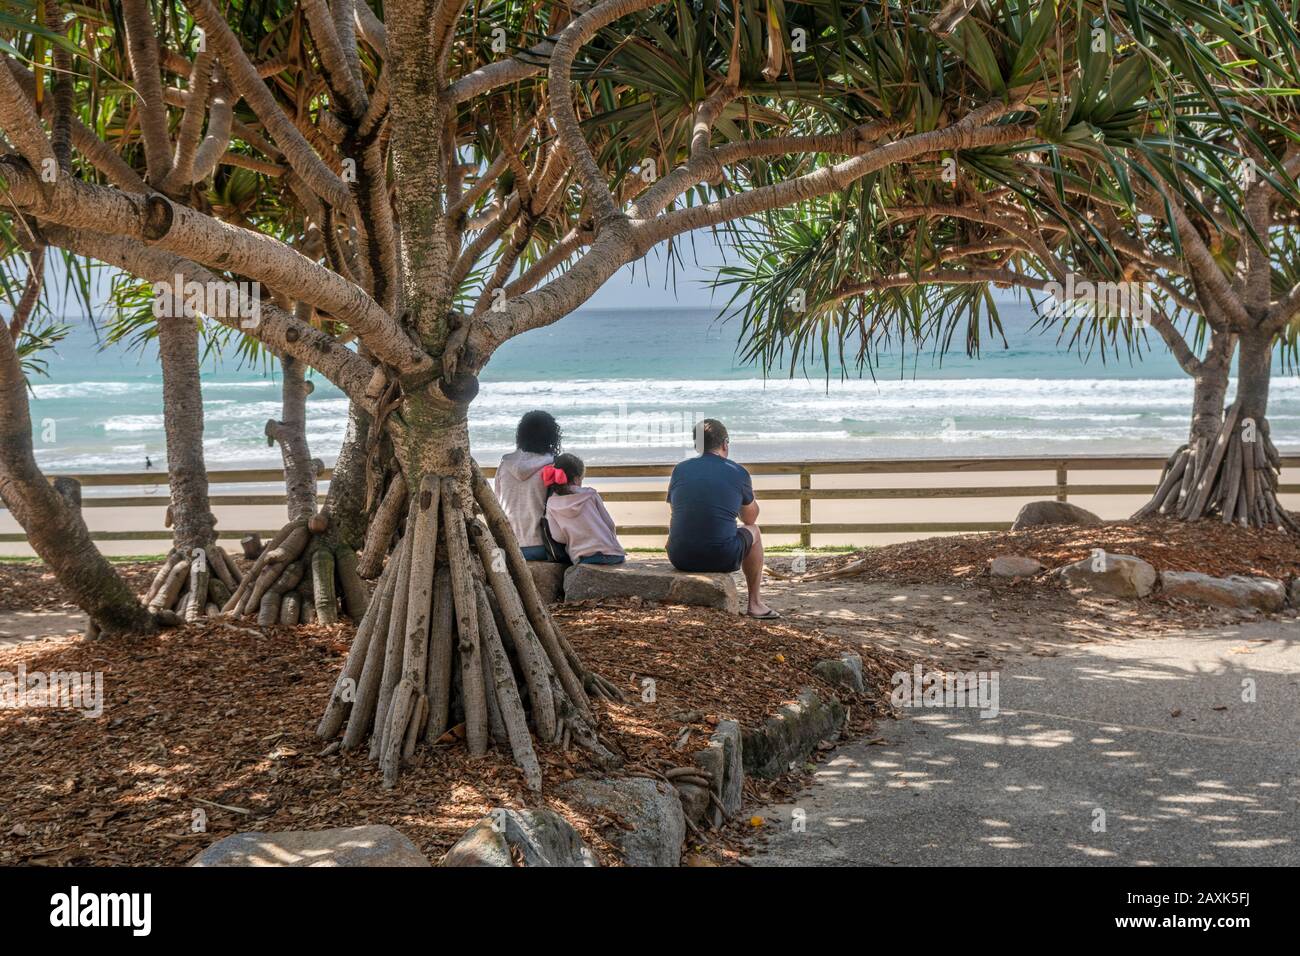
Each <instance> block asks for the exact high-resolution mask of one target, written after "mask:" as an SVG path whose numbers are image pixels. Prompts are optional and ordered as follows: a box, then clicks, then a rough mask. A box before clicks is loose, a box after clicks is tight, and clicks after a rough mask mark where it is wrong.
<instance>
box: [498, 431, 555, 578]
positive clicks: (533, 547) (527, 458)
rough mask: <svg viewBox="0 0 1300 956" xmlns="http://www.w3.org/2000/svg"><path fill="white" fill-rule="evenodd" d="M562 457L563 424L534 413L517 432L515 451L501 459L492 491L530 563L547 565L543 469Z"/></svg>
mask: <svg viewBox="0 0 1300 956" xmlns="http://www.w3.org/2000/svg"><path fill="white" fill-rule="evenodd" d="M559 453H560V423H559V422H557V421H556V420H555V417H554V416H553V415H551V414H550V413H549V412H543V411H531V412H529V413H527V414H526V415H524V417H523V418H521V419H519V425H518V427H517V428H515V450H514V451H512V452H511V453H510V454H508V455H506V456H505V457H504V458H502V459H501V464H500V465H499V466H498V467H497V474H496V479H495V481H494V482H493V489H494V490H495V491H496V494H497V498H498V499H499V500H500V502H501V507H502V508H504V509H505V512H506V517H507V518H509V519H510V527H511V528H512V529H513V530H514V532H515V537H516V538H518V539H519V547H520V548H522V549H523V552H524V557H525V558H527V559H528V560H529V561H545V560H546V547H545V545H544V544H543V543H542V516H543V515H544V514H545V513H546V485H545V484H543V482H542V469H543V468H545V467H546V466H547V465H550V464H552V463H553V462H554V461H555V456H556V455H558V454H559Z"/></svg>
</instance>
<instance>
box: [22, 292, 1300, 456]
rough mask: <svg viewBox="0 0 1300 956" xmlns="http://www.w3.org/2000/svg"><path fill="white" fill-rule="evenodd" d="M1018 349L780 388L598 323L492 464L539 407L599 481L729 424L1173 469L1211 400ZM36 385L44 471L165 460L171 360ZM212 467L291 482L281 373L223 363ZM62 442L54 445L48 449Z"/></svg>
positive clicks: (854, 445)
mask: <svg viewBox="0 0 1300 956" xmlns="http://www.w3.org/2000/svg"><path fill="white" fill-rule="evenodd" d="M1002 314H1003V320H1004V323H1005V324H1006V325H1007V338H1008V344H1007V347H1006V348H1003V347H1002V345H1001V343H1000V342H999V343H997V344H996V345H994V344H992V343H991V342H990V344H988V345H987V346H986V348H985V350H984V352H983V355H982V357H980V358H978V359H971V358H967V357H966V356H965V355H949V356H947V357H946V358H944V359H943V361H942V362H939V361H938V359H937V358H935V357H933V356H932V355H930V354H929V353H925V354H923V355H921V356H914V355H912V354H911V353H910V352H909V353H908V354H907V355H906V356H900V355H898V354H894V355H892V356H886V357H885V358H884V360H883V361H882V363H881V364H880V365H879V366H878V367H877V368H876V370H875V374H876V377H875V380H874V381H873V380H872V378H871V377H870V375H869V374H867V375H863V376H859V375H858V373H857V372H856V370H854V371H851V373H850V377H849V378H848V379H847V380H841V379H840V378H839V377H838V375H833V376H832V377H831V379H830V381H827V380H826V378H825V376H824V374H823V373H822V370H821V369H819V368H813V369H810V370H809V372H808V375H807V376H804V375H802V374H800V375H797V376H796V377H794V378H790V377H788V372H787V371H782V372H780V373H776V374H774V375H773V376H770V377H768V378H767V379H764V377H763V376H762V374H761V372H760V371H759V370H758V369H756V368H754V367H753V366H748V365H744V364H742V363H740V361H739V360H738V358H737V355H736V349H735V340H736V335H737V331H738V330H737V326H736V325H734V324H719V323H717V322H716V321H715V317H716V311H714V310H709V309H665V308H655V309H646V310H644V311H642V310H637V309H619V310H596V309H592V310H584V311H580V312H578V313H575V314H574V315H571V316H568V317H567V318H565V319H563V320H562V321H561V322H559V323H557V324H556V325H554V326H551V327H549V328H546V329H539V330H536V331H534V332H530V333H527V334H526V335H524V336H521V337H520V338H518V339H515V340H513V341H511V342H508V343H507V344H506V345H505V346H504V347H503V348H502V349H501V350H500V352H498V354H497V355H496V356H494V357H493V359H492V361H491V362H490V363H489V365H488V367H487V369H486V370H485V372H484V375H483V388H482V391H481V393H480V396H479V398H478V399H477V400H476V401H475V403H474V405H473V406H472V409H471V417H470V437H471V441H472V443H473V446H474V451H475V454H476V455H478V456H479V457H480V458H481V459H482V460H484V461H492V460H494V458H495V456H498V455H499V454H500V453H502V452H503V451H506V450H508V449H509V448H510V447H512V445H513V433H514V425H515V422H516V421H517V420H518V417H519V415H520V414H521V413H522V412H524V411H527V410H528V409H530V408H545V409H548V410H549V411H551V412H552V413H554V414H555V415H556V417H557V418H559V419H560V421H561V423H562V425H563V427H564V430H565V435H566V442H565V444H566V447H567V448H568V449H569V450H571V451H574V452H576V453H578V454H579V455H582V456H583V457H584V458H586V459H587V460H588V461H589V462H592V463H613V462H637V461H672V460H675V459H677V458H679V457H681V456H682V454H684V453H685V451H686V449H688V448H689V446H690V426H691V424H692V423H693V422H694V421H696V420H698V419H700V418H719V419H721V420H722V421H724V422H725V423H726V424H727V425H728V427H729V429H730V431H731V434H732V444H733V449H734V453H735V454H736V455H737V456H738V457H741V458H742V459H744V460H749V461H758V460H769V461H771V460H782V459H804V458H846V457H855V458H856V457H864V458H870V457H881V458H883V457H899V456H929V455H1002V454H1054V453H1067V452H1068V453H1078V454H1085V453H1096V454H1102V453H1123V452H1142V453H1148V454H1150V453H1153V452H1162V451H1164V450H1167V449H1172V448H1173V447H1174V446H1175V445H1177V444H1178V443H1179V442H1180V441H1181V440H1182V438H1183V436H1184V435H1185V432H1186V428H1187V415H1188V408H1189V403H1190V398H1191V388H1192V386H1191V381H1190V379H1189V378H1188V377H1187V376H1186V375H1184V374H1183V373H1182V371H1181V370H1180V369H1178V367H1177V365H1176V364H1175V363H1174V362H1173V360H1172V359H1171V358H1169V356H1168V355H1167V354H1166V353H1165V352H1164V351H1163V350H1161V349H1160V348H1159V343H1158V342H1155V341H1154V337H1153V343H1152V344H1153V346H1155V351H1154V353H1152V354H1147V355H1146V356H1144V357H1143V358H1142V359H1141V360H1136V361H1130V360H1129V359H1128V358H1127V357H1122V358H1120V359H1118V360H1117V359H1115V357H1114V356H1109V359H1110V360H1109V361H1108V362H1106V363H1104V364H1103V363H1102V362H1101V361H1100V360H1098V359H1097V358H1096V357H1095V356H1094V357H1093V358H1092V359H1090V360H1088V361H1084V360H1083V359H1082V358H1081V357H1080V356H1079V355H1078V354H1076V353H1073V352H1069V351H1066V350H1065V349H1063V348H1062V347H1060V346H1058V344H1057V342H1056V340H1055V337H1054V335H1052V334H1051V333H1048V334H1042V333H1041V332H1039V331H1038V330H1030V328H1029V326H1030V325H1031V323H1032V318H1033V316H1032V314H1031V313H1030V311H1029V309H1028V307H1027V306H1020V305H1014V304H1009V305H1005V306H1003V307H1002ZM50 371H51V375H50V376H49V377H48V378H39V379H36V380H35V381H34V383H33V385H34V398H33V403H32V414H33V418H34V420H35V424H36V428H35V432H36V439H37V457H38V460H39V461H40V463H41V464H42V466H43V467H46V468H49V469H51V470H65V471H125V470H138V469H141V468H143V467H144V465H145V459H146V456H148V457H149V459H151V461H152V463H153V464H154V465H155V466H161V464H162V463H163V462H164V461H165V454H166V452H165V446H164V437H163V427H162V391H161V375H160V372H159V368H158V362H157V355H156V352H154V351H153V350H152V348H151V349H149V350H147V351H145V352H144V353H140V352H129V353H128V352H125V351H124V350H122V349H120V348H114V349H111V350H108V351H101V350H100V349H99V348H98V345H97V343H96V340H95V336H94V334H93V333H92V332H91V331H90V329H89V328H88V327H84V326H83V327H79V328H78V329H77V330H76V331H75V332H74V334H73V335H72V336H71V337H70V338H69V340H67V341H65V342H64V343H63V344H62V345H61V346H60V348H59V351H58V355H57V356H56V357H55V358H54V359H53V360H52V361H51V363H50ZM317 385H318V387H317V390H316V392H315V393H314V394H313V395H312V397H311V399H310V400H309V429H308V432H309V433H308V438H309V441H310V443H311V446H312V451H313V454H315V455H318V456H320V457H322V458H323V459H325V461H326V462H331V461H332V460H333V458H334V456H335V455H336V454H337V451H338V446H339V443H340V441H341V440H342V436H343V429H344V426H345V424H346V414H347V402H346V400H345V399H344V398H343V396H342V395H341V393H339V392H338V390H337V389H335V388H333V387H332V386H330V385H329V384H328V383H326V382H323V381H318V383H317ZM1272 395H1273V398H1272V406H1271V416H1270V417H1271V421H1272V425H1273V429H1274V435H1275V437H1276V439H1277V440H1278V443H1279V444H1280V445H1283V446H1284V447H1295V446H1297V445H1300V384H1298V383H1297V380H1296V379H1295V377H1293V376H1281V375H1279V376H1278V377H1277V378H1275V380H1274V387H1273V393H1272ZM204 403H205V406H206V409H207V415H206V431H205V435H204V443H205V450H206V454H207V459H208V464H209V467H211V468H250V467H266V466H275V465H278V464H279V462H280V459H279V452H278V450H277V449H273V448H268V447H267V445H266V439H265V438H264V437H263V432H262V429H263V426H264V425H265V423H266V420H267V419H268V418H269V417H277V416H278V415H279V409H280V405H279V382H278V380H277V379H276V378H275V377H274V376H273V375H271V374H268V373H264V372H263V370H261V369H250V368H240V367H238V366H237V365H236V364H233V363H231V362H229V361H227V362H224V363H215V362H208V363H207V364H206V365H205V374H204ZM46 438H52V439H53V440H52V441H46V440H43V439H46Z"/></svg>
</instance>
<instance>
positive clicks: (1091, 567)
mask: <svg viewBox="0 0 1300 956" xmlns="http://www.w3.org/2000/svg"><path fill="white" fill-rule="evenodd" d="M1059 573H1060V575H1061V577H1062V578H1063V579H1064V580H1065V583H1066V585H1068V586H1069V587H1072V588H1083V589H1084V590H1087V591H1096V592H1098V593H1100V594H1109V595H1111V596H1113V597H1124V598H1135V597H1146V596H1147V595H1148V594H1150V593H1151V589H1152V588H1153V587H1155V584H1156V569H1155V568H1153V567H1151V565H1149V564H1147V563H1146V562H1145V561H1143V560H1142V559H1141V558H1135V557H1134V556H1133V555H1131V554H1111V553H1110V552H1108V551H1101V550H1098V551H1097V552H1096V553H1095V554H1093V555H1092V556H1091V557H1087V558H1084V559H1083V560H1082V561H1076V562H1075V563H1074V564H1067V565H1066V566H1065V567H1063V568H1061V570H1060V572H1059Z"/></svg>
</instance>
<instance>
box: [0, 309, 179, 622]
mask: <svg viewBox="0 0 1300 956" xmlns="http://www.w3.org/2000/svg"><path fill="white" fill-rule="evenodd" d="M0 500H3V501H4V503H5V507H7V508H8V509H9V511H10V513H11V514H12V515H13V516H14V518H15V519H17V521H18V523H19V524H20V525H22V527H23V530H24V531H26V532H27V540H28V543H30V544H31V546H32V548H33V549H34V550H35V551H36V553H37V554H38V555H40V557H41V560H43V561H44V562H45V564H46V566H47V567H49V569H50V570H51V571H53V572H54V574H55V576H56V577H57V578H58V579H59V584H60V585H62V586H63V588H64V589H65V590H66V591H67V592H68V594H69V596H70V597H71V598H72V600H73V602H74V603H76V605H77V606H78V607H80V608H81V609H82V610H83V611H85V612H86V613H87V614H88V615H90V620H91V625H92V630H93V629H98V631H99V633H100V634H101V636H104V637H109V636H114V635H117V634H123V633H148V632H150V631H152V630H153V629H154V627H155V623H154V620H153V619H152V618H151V617H150V616H149V614H148V613H146V611H145V609H144V607H143V606H142V605H141V604H140V602H139V601H138V600H136V597H135V595H134V594H132V593H131V589H130V588H128V587H127V586H126V583H125V582H124V581H123V580H122V579H121V578H120V577H118V574H117V572H116V571H114V570H113V566H112V565H110V564H109V563H108V562H107V561H106V560H105V559H104V556H103V555H101V554H100V553H99V549H98V548H96V547H95V543H94V542H93V541H92V540H91V538H90V532H89V531H88V530H87V528H86V524H85V522H84V521H82V520H81V513H80V512H79V511H78V510H77V509H75V508H74V507H72V506H71V505H70V504H69V502H68V501H66V500H65V499H64V498H63V496H61V495H60V494H59V493H58V492H57V491H55V490H54V488H52V487H51V486H50V483H49V482H48V481H46V479H45V476H44V475H43V474H41V471H40V469H39V468H38V467H37V465H36V456H35V454H34V452H33V446H32V421H31V411H30V408H29V406H28V404H27V380H26V379H25V378H24V377H23V374H22V368H21V366H20V365H19V361H18V355H17V352H16V350H15V348H14V340H13V337H12V336H10V334H9V331H8V329H6V328H5V327H4V326H3V324H0Z"/></svg>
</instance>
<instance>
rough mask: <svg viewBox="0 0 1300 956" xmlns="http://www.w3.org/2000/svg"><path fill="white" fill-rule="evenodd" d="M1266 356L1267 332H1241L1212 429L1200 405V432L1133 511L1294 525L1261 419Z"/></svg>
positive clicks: (1269, 357) (1298, 527)
mask: <svg viewBox="0 0 1300 956" xmlns="http://www.w3.org/2000/svg"><path fill="white" fill-rule="evenodd" d="M1272 361H1273V335H1272V334H1271V333H1261V332H1249V333H1245V334H1242V335H1241V336H1240V354H1239V357H1238V360H1237V394H1236V398H1235V399H1234V401H1233V403H1232V405H1231V406H1229V408H1228V410H1227V412H1226V413H1225V414H1224V416H1223V420H1222V422H1220V423H1218V426H1217V428H1214V429H1213V431H1212V433H1211V429H1210V427H1209V424H1210V420H1211V417H1210V415H1209V413H1208V410H1206V413H1205V415H1204V418H1203V421H1202V424H1201V429H1200V431H1199V433H1198V432H1195V431H1194V433H1193V435H1192V442H1191V443H1189V446H1186V447H1184V448H1182V449H1179V451H1178V452H1176V453H1175V455H1174V456H1172V457H1171V458H1170V461H1169V463H1168V464H1167V466H1166V470H1165V474H1164V475H1163V476H1162V478H1161V483H1160V486H1159V488H1158V489H1157V490H1156V494H1155V496H1154V497H1153V498H1152V501H1151V502H1150V503H1149V504H1148V505H1147V507H1146V508H1144V509H1143V511H1141V512H1139V515H1142V514H1144V513H1145V514H1149V513H1152V512H1153V511H1155V510H1158V511H1160V512H1161V513H1163V514H1168V515H1173V516H1177V517H1179V518H1182V519H1185V520H1192V519H1196V518H1204V517H1210V516H1212V515H1217V516H1218V517H1219V518H1220V519H1221V520H1222V521H1223V522H1224V523H1236V524H1240V525H1243V526H1245V527H1253V528H1278V529H1281V530H1289V531H1293V532H1294V531H1300V524H1298V523H1297V522H1296V520H1295V519H1294V518H1293V517H1292V516H1291V515H1290V514H1289V513H1288V512H1287V511H1286V509H1284V508H1283V507H1282V505H1281V503H1280V502H1279V501H1278V498H1277V488H1278V480H1279V477H1280V473H1281V465H1282V459H1281V456H1280V455H1279V454H1278V451H1277V448H1276V447H1274V445H1273V442H1272V441H1271V439H1270V438H1269V426H1268V419H1267V417H1266V415H1267V412H1268V391H1269V382H1270V379H1271V376H1272ZM1198 387H1199V382H1198ZM1198 411H1201V409H1200V408H1199V407H1198ZM1153 506H1154V507H1153Z"/></svg>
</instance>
